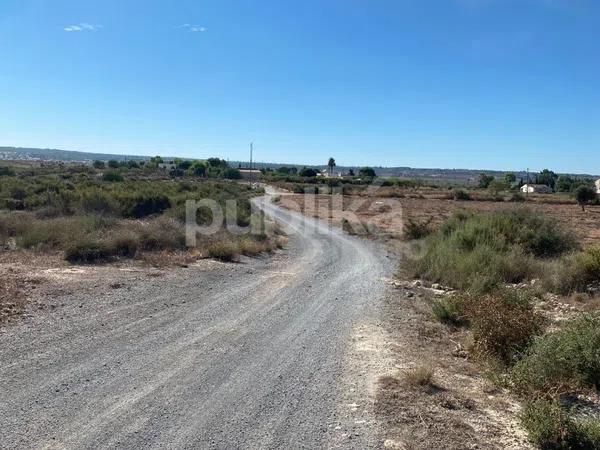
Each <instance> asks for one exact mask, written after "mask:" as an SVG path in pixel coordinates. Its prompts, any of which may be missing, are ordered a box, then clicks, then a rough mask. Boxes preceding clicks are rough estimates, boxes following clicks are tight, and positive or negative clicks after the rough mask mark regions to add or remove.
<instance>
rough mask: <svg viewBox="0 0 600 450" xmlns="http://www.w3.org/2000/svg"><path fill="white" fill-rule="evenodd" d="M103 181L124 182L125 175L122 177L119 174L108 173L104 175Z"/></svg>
mask: <svg viewBox="0 0 600 450" xmlns="http://www.w3.org/2000/svg"><path fill="white" fill-rule="evenodd" d="M111 167H112V166H111ZM102 181H106V182H108V183H114V182H119V181H123V175H121V174H120V173H119V172H115V171H108V172H105V173H104V175H102Z"/></svg>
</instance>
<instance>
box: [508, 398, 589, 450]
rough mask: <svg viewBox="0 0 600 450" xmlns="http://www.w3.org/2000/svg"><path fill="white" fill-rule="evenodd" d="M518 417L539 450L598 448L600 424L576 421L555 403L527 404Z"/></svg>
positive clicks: (548, 401)
mask: <svg viewBox="0 0 600 450" xmlns="http://www.w3.org/2000/svg"><path fill="white" fill-rule="evenodd" d="M520 416H521V423H522V424H523V428H525V430H526V431H527V434H528V436H529V439H530V440H531V442H532V443H533V444H535V445H536V446H538V447H539V448H540V449H542V450H597V449H600V422H599V421H598V420H584V421H576V420H574V419H573V418H572V417H571V416H570V415H569V412H568V411H567V410H565V408H563V407H562V406H561V405H560V404H559V403H558V402H557V401H552V400H544V399H536V400H533V401H529V402H526V403H525V405H524V407H523V409H522V411H521V414H520Z"/></svg>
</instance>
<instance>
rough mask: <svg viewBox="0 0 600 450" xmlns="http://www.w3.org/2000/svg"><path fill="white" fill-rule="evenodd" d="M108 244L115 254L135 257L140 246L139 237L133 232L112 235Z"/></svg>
mask: <svg viewBox="0 0 600 450" xmlns="http://www.w3.org/2000/svg"><path fill="white" fill-rule="evenodd" d="M108 245H109V247H110V248H111V249H112V251H113V252H114V254H115V255H117V256H124V257H127V258H133V257H135V255H136V253H137V251H138V247H139V243H138V239H137V237H136V236H135V235H133V234H122V235H115V236H112V238H111V239H110V240H109V244H108Z"/></svg>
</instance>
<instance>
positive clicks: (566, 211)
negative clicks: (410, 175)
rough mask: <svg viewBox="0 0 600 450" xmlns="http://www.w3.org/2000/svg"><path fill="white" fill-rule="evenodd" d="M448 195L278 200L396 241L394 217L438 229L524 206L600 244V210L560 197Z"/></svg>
mask: <svg viewBox="0 0 600 450" xmlns="http://www.w3.org/2000/svg"><path fill="white" fill-rule="evenodd" d="M447 196H448V194H447V193H446V192H442V191H438V192H427V193H408V194H396V195H390V193H388V192H384V193H383V195H374V196H369V195H365V193H364V192H363V193H361V194H360V195H344V196H342V199H341V200H340V199H339V196H338V198H335V197H336V196H335V195H334V196H331V195H311V194H306V195H303V194H289V195H282V196H281V199H280V200H279V202H280V205H281V206H283V207H285V208H288V209H292V210H295V211H300V212H303V213H304V214H305V215H307V216H310V217H319V218H321V219H326V220H329V221H330V222H331V223H332V224H333V225H334V226H340V224H341V221H342V219H343V218H344V217H346V218H347V220H349V221H352V217H355V218H358V220H360V221H361V222H363V223H367V222H369V223H371V224H373V225H375V226H376V227H378V228H381V229H383V230H384V231H387V232H390V233H391V234H392V235H393V236H395V237H401V234H402V229H401V228H400V227H398V223H397V221H394V220H390V216H392V215H395V216H396V217H402V221H403V222H406V221H408V220H413V221H418V222H425V221H429V222H430V224H431V225H432V226H436V225H439V224H441V223H442V222H443V221H444V220H445V219H447V218H448V217H450V216H451V215H452V214H454V213H455V212H457V211H460V210H466V211H474V212H493V211H510V210H512V209H522V208H525V209H529V210H531V211H534V212H536V213H539V214H544V215H547V216H549V217H551V218H554V219H555V220H556V221H557V222H558V223H560V224H561V225H562V226H563V227H564V228H565V229H568V230H571V231H572V232H573V233H575V235H577V237H579V238H580V239H581V241H582V242H583V243H584V245H590V244H593V243H600V206H595V205H591V206H586V210H585V211H582V210H581V207H580V206H578V205H577V204H576V203H574V202H572V201H569V200H568V198H566V197H564V196H559V195H546V196H542V195H537V196H530V197H529V198H528V199H527V201H525V202H510V201H491V200H479V199H477V197H476V196H472V197H473V198H474V200H469V201H457V200H453V199H450V198H445V197H447ZM350 213H353V214H350ZM390 227H392V229H390Z"/></svg>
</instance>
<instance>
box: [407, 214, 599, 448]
mask: <svg viewBox="0 0 600 450" xmlns="http://www.w3.org/2000/svg"><path fill="white" fill-rule="evenodd" d="M415 237H417V236H415ZM407 266H408V267H411V270H412V271H413V275H415V276H416V277H419V278H421V279H423V280H426V281H428V282H431V283H440V284H442V285H444V286H448V287H449V288H452V289H453V291H451V292H450V293H449V294H447V295H444V296H441V297H438V298H436V300H434V301H433V303H432V315H433V316H434V317H435V318H436V319H437V320H438V321H440V322H441V323H443V324H445V325H447V326H448V327H451V328H455V329H456V328H465V329H467V330H469V332H470V333H469V334H470V338H471V342H470V344H469V355H470V357H471V358H473V359H474V360H475V361H478V362H480V363H481V364H482V365H483V367H485V368H486V370H488V371H489V373H490V374H491V375H493V376H492V379H494V380H496V382H497V383H499V384H500V385H501V386H504V387H507V388H509V389H511V390H512V392H513V393H514V394H515V395H516V396H517V397H518V398H520V399H521V401H522V403H523V409H522V412H521V421H522V424H523V427H524V428H525V429H526V431H527V432H528V435H529V438H530V440H531V441H532V442H533V443H534V444H535V445H537V446H538V447H539V448H542V449H597V448H600V415H599V414H598V413H599V411H600V410H599V411H597V412H596V414H595V415H594V414H592V415H589V414H581V413H580V412H579V410H578V406H581V405H580V403H581V402H580V399H581V398H583V397H585V396H586V395H588V394H592V393H594V392H595V391H596V388H597V386H599V385H600V312H597V311H595V309H594V308H591V312H587V313H578V315H576V316H575V317H574V318H570V319H569V320H562V321H559V322H555V321H554V322H553V321H551V320H549V319H550V318H549V317H548V315H547V314H543V312H542V311H541V309H540V307H539V306H538V305H539V304H540V303H541V302H543V301H544V300H545V299H546V298H547V297H548V296H554V298H556V297H558V296H560V295H571V294H573V293H586V295H587V293H589V292H596V291H597V290H598V287H599V286H600V247H598V246H587V247H585V248H582V246H581V245H580V243H579V242H578V240H577V239H576V238H575V237H574V236H573V235H572V234H571V233H570V232H568V231H565V230H564V229H562V228H561V227H560V226H558V225H557V224H556V222H555V221H552V220H550V219H548V218H546V217H544V216H541V215H537V214H535V213H533V212H531V211H528V210H525V209H518V210H514V211H509V212H495V213H486V214H475V213H466V212H459V213H457V214H456V215H455V216H454V217H452V218H450V219H449V220H447V221H446V222H445V223H443V224H442V225H441V226H440V227H438V228H437V229H436V230H435V231H434V232H432V233H431V234H430V235H429V236H428V237H427V238H426V239H425V250H424V252H423V253H422V254H421V255H419V256H418V257H416V258H413V259H411V260H410V261H409V263H408V264H407ZM583 298H585V297H583ZM584 301H585V300H584ZM598 406H600V405H597V407H598Z"/></svg>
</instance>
